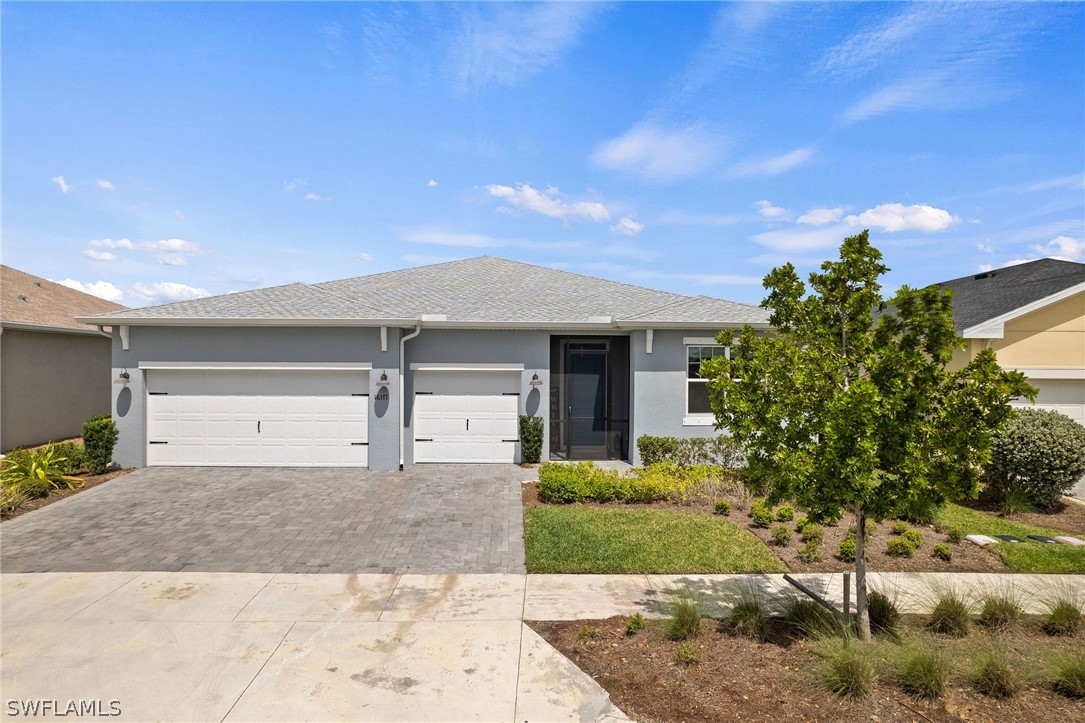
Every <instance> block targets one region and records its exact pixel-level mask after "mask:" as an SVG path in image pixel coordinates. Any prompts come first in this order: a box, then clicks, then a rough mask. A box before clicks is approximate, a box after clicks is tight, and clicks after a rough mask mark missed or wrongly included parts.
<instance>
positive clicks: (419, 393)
mask: <svg viewBox="0 0 1085 723" xmlns="http://www.w3.org/2000/svg"><path fill="white" fill-rule="evenodd" d="M415 394H433V392H415Z"/></svg>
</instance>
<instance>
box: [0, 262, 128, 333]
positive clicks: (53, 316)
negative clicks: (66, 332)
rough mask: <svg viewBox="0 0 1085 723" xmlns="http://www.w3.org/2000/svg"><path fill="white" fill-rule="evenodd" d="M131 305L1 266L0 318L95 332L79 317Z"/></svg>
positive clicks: (14, 321) (20, 322)
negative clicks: (123, 304)
mask: <svg viewBox="0 0 1085 723" xmlns="http://www.w3.org/2000/svg"><path fill="white" fill-rule="evenodd" d="M125 308H127V307H124V306H121V305H120V304H115V303H113V302H112V301H106V300H105V299H99V298H98V297H97V296H91V295H90V294H84V293H83V292H82V291H76V290H75V289H70V288H68V287H67V286H61V285H60V284H57V283H54V282H52V281H49V280H48V279H43V278H41V277H40V276H34V275H33V274H28V273H26V272H25V271H19V270H18V269H13V268H11V267H10V266H3V265H0V320H2V321H5V322H9V323H16V324H31V325H34V326H49V327H54V328H64V329H78V330H79V331H93V327H90V326H88V325H86V324H82V323H80V322H78V321H76V320H75V317H77V316H90V315H92V314H103V313H107V312H111V311H118V310H123V309H125Z"/></svg>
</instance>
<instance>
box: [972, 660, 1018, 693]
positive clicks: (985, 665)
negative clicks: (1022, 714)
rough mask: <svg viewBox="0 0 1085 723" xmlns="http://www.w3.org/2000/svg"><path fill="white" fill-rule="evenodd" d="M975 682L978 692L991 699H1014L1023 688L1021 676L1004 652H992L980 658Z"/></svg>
mask: <svg viewBox="0 0 1085 723" xmlns="http://www.w3.org/2000/svg"><path fill="white" fill-rule="evenodd" d="M974 682H975V685H976V690H978V691H979V692H980V693H983V694H984V695H986V696H989V697H991V698H1012V697H1013V696H1015V695H1017V692H1018V691H1019V690H1021V688H1022V684H1021V678H1020V676H1019V675H1018V674H1017V671H1016V670H1014V669H1013V666H1011V665H1010V661H1009V659H1008V658H1007V656H1006V653H1005V652H1003V651H1002V650H991V651H988V652H986V653H984V654H983V655H982V656H981V657H980V659H979V662H978V663H977V664H976V675H975V678H974Z"/></svg>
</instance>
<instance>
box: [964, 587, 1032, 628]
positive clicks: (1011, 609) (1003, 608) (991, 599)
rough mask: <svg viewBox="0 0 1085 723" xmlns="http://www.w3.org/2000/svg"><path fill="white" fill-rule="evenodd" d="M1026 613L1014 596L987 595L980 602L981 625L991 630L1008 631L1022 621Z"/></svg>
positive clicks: (979, 619)
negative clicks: (1022, 616)
mask: <svg viewBox="0 0 1085 723" xmlns="http://www.w3.org/2000/svg"><path fill="white" fill-rule="evenodd" d="M1023 613H1024V611H1023V610H1022V609H1021V606H1020V605H1018V604H1017V601H1016V600H1014V599H1013V597H1012V596H1010V595H1009V594H1006V593H996V594H991V595H985V596H984V597H983V599H982V600H981V602H980V614H979V617H978V618H977V619H976V622H978V623H979V624H980V625H982V626H984V627H985V628H989V629H991V630H1008V629H1009V628H1012V627H1013V626H1014V625H1016V624H1017V622H1018V621H1019V620H1020V619H1021V615H1022V614H1023Z"/></svg>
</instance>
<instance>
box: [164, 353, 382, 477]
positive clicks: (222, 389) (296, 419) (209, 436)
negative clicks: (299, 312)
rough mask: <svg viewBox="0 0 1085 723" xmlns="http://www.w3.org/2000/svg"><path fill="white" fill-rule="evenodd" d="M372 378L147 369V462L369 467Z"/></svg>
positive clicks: (358, 373)
mask: <svg viewBox="0 0 1085 723" xmlns="http://www.w3.org/2000/svg"><path fill="white" fill-rule="evenodd" d="M368 387H369V372H368V371H366V370H343V369H336V370H327V369H301V370H298V369H295V370H273V369H272V370H269V369H243V370H242V369H203V370H195V369H153V370H148V371H147V464H148V465H182V466H183V465H192V466H218V467H221V466H244V467H249V466H314V467H364V466H367V465H368V462H369V452H368V450H369V446H368V444H369V424H368V421H369V420H368V408H369V398H368V394H367V392H368Z"/></svg>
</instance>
